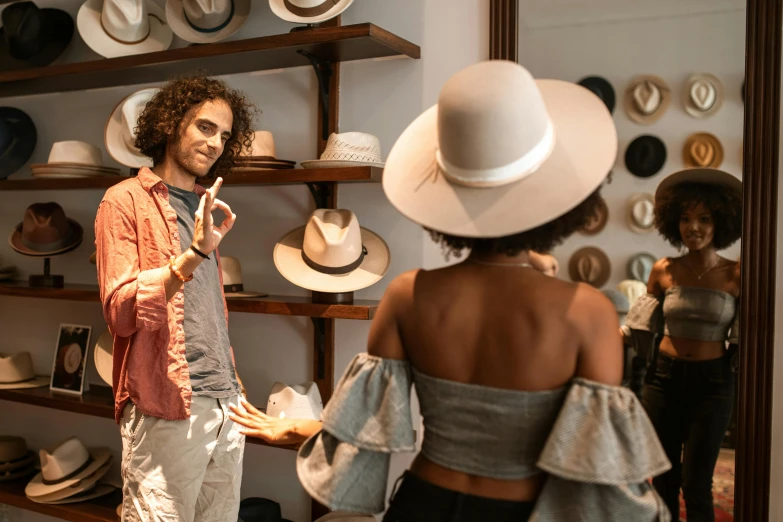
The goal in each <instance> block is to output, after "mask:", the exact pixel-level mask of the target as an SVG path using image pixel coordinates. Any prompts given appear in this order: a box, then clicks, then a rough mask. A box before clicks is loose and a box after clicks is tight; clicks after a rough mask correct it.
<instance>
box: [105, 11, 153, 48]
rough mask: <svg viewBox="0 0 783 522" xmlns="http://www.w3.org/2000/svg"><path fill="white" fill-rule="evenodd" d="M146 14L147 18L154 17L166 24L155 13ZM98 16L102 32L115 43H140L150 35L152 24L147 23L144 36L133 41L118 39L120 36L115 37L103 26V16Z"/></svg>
mask: <svg viewBox="0 0 783 522" xmlns="http://www.w3.org/2000/svg"><path fill="white" fill-rule="evenodd" d="M147 16H148V17H149V18H154V19H156V20H157V21H158V22H160V23H161V24H163V25H166V22H164V21H163V20H161V19H160V18H158V16H157V15H154V14H152V13H148V14H147ZM100 18H101V28H102V29H103V32H104V33H106V36H108V37H109V38H111V39H112V40H114V41H115V42H117V43H121V44H122V45H136V44H140V43H141V42H143V41H144V40H146V39H147V38H149V37H150V33H152V25H149V26H148V27H147V34H145V35H144V37H142V38H140V39H138V40H135V41H129V40H122V39H120V38H117V37H116V36H114V35H113V34H111V33H110V32H109V30H108V29H106V26H105V25H104V23H103V17H102V16H101V17H100Z"/></svg>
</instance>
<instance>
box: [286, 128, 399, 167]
mask: <svg viewBox="0 0 783 522" xmlns="http://www.w3.org/2000/svg"><path fill="white" fill-rule="evenodd" d="M362 165H366V166H370V167H381V168H383V166H384V165H385V164H384V162H383V158H382V157H381V142H380V140H379V139H378V137H377V136H373V135H372V134H367V133H365V132H343V133H342V134H335V133H332V134H331V135H330V136H329V139H328V140H326V148H325V149H324V152H323V154H321V158H320V159H317V160H307V161H303V162H302V167H304V168H306V169H317V168H335V167H358V166H362Z"/></svg>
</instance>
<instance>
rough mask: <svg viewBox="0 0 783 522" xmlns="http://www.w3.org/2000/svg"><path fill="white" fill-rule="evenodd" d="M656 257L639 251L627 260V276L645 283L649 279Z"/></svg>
mask: <svg viewBox="0 0 783 522" xmlns="http://www.w3.org/2000/svg"><path fill="white" fill-rule="evenodd" d="M656 261H657V258H656V257H655V256H654V255H652V254H648V253H646V252H640V253H638V254H636V255H635V256H633V257H632V258H631V259H630V260H629V261H628V277H629V278H630V279H636V280H637V281H641V282H643V283H646V282H647V281H648V280H649V279H650V272H652V268H653V265H655V262H656Z"/></svg>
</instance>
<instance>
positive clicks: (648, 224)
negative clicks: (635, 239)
mask: <svg viewBox="0 0 783 522" xmlns="http://www.w3.org/2000/svg"><path fill="white" fill-rule="evenodd" d="M628 228H630V229H631V230H633V231H634V232H636V233H637V234H649V233H650V232H652V231H653V230H655V198H654V197H653V195H652V194H634V195H633V196H631V199H629V200H628Z"/></svg>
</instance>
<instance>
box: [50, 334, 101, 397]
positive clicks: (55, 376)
mask: <svg viewBox="0 0 783 522" xmlns="http://www.w3.org/2000/svg"><path fill="white" fill-rule="evenodd" d="M91 335H92V326H86V325H78V324H67V323H63V324H60V330H59V332H58V335H57V344H56V345H55V348H54V358H53V361H52V378H51V381H50V382H49V389H50V390H51V391H53V392H57V393H69V394H72V395H82V394H83V393H84V392H85V391H86V390H85V382H84V378H85V375H86V373H87V354H88V351H89V346H90V336H91Z"/></svg>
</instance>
